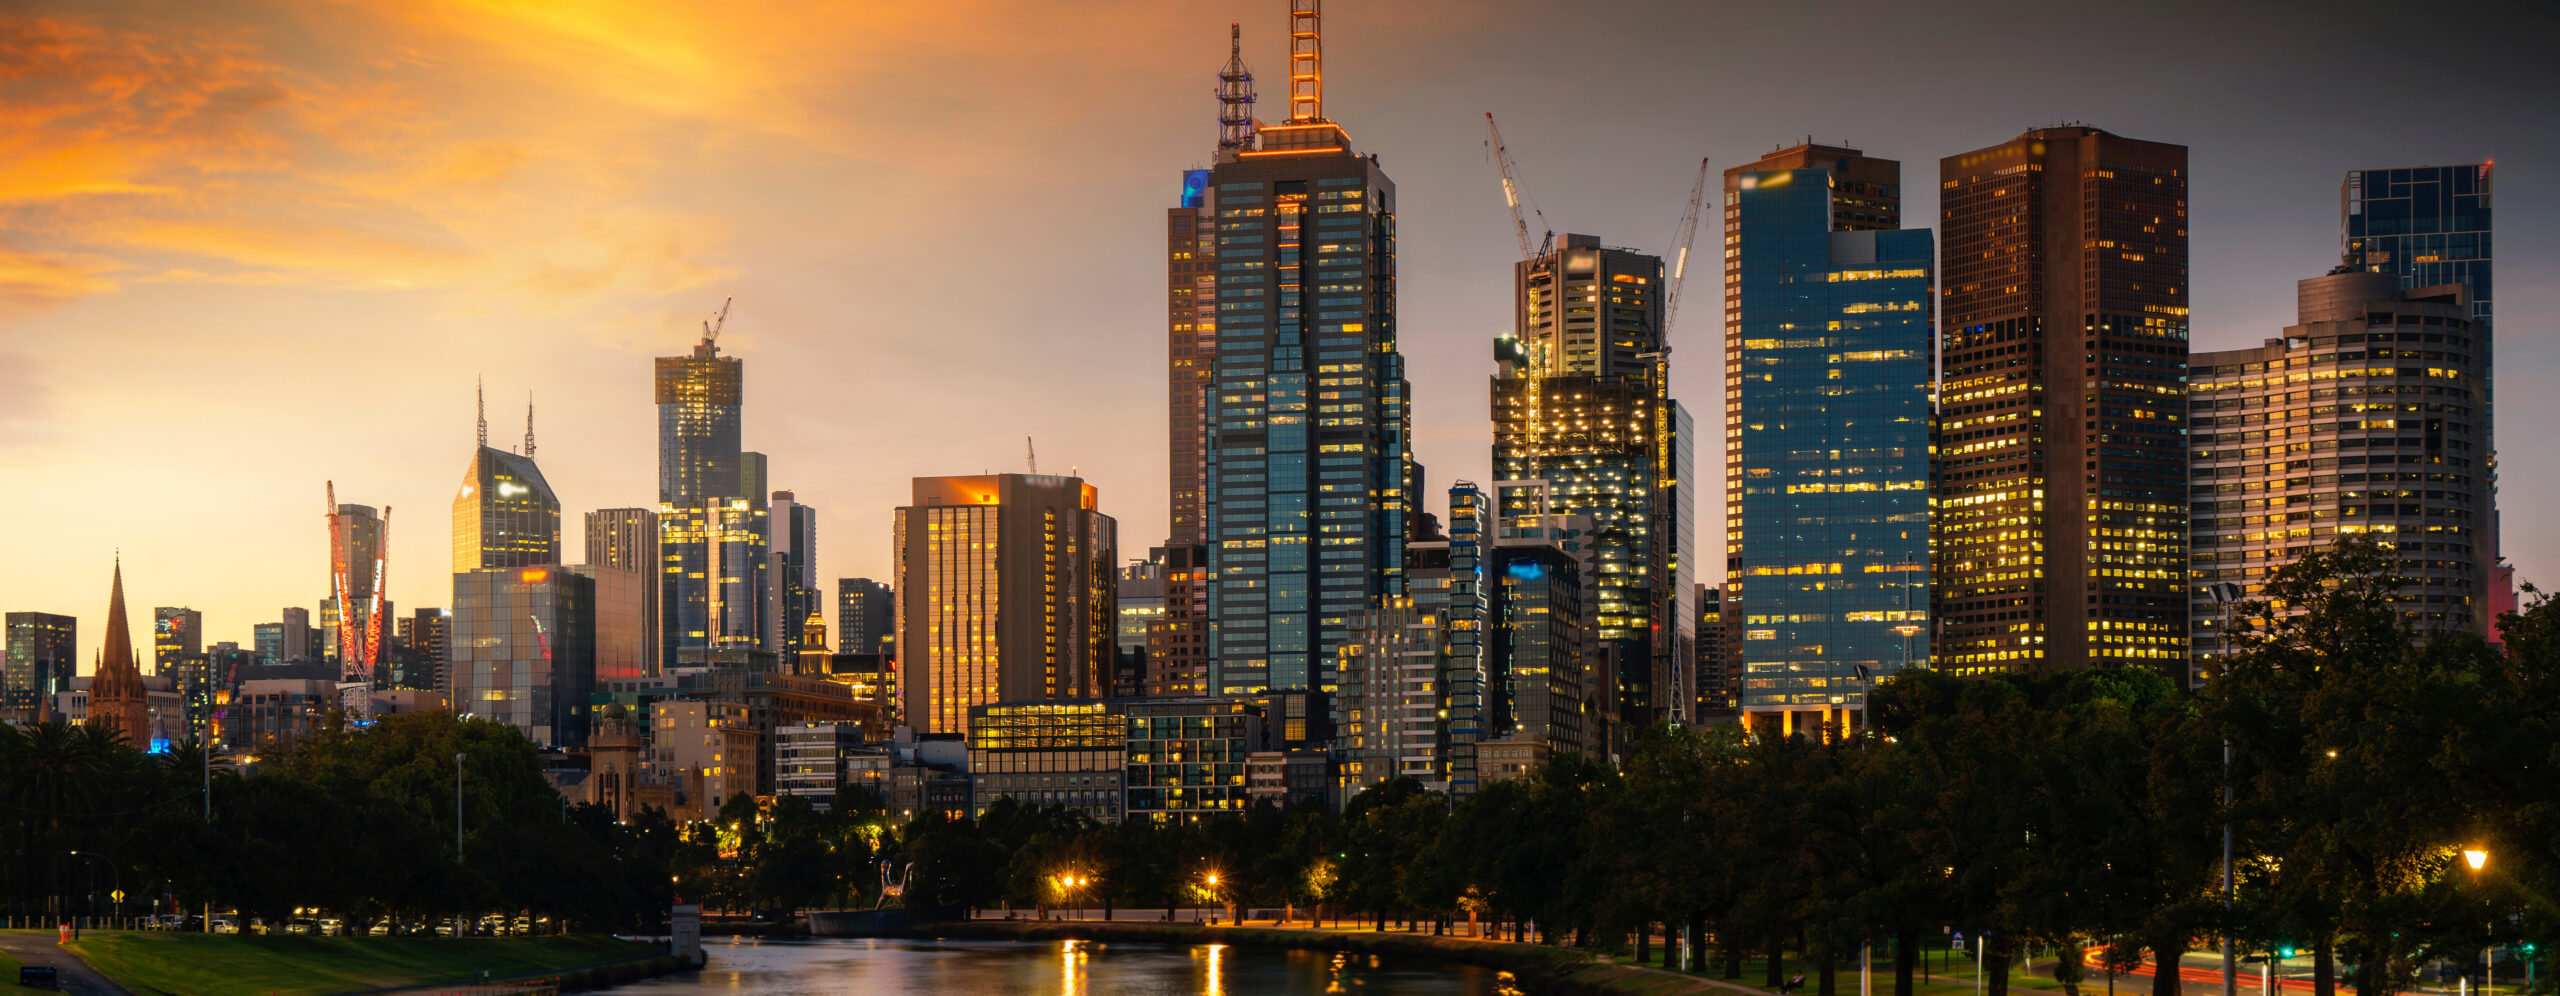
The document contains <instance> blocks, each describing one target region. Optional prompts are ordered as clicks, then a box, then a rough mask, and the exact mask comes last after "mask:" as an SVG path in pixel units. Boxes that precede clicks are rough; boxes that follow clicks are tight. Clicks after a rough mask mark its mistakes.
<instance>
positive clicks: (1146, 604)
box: [1107, 547, 1165, 698]
mask: <svg viewBox="0 0 2560 996" xmlns="http://www.w3.org/2000/svg"><path fill="white" fill-rule="evenodd" d="M1154 552H1155V553H1156V555H1157V556H1155V557H1151V558H1148V559H1146V560H1141V561H1138V562H1136V563H1133V564H1124V565H1122V566H1121V568H1120V579H1119V588H1118V593H1117V603H1118V608H1117V609H1116V610H1115V612H1114V623H1113V626H1112V643H1113V645H1114V653H1113V657H1112V662H1111V682H1110V687H1109V689H1108V690H1107V694H1109V695H1110V696H1112V697H1114V698H1136V697H1138V696H1141V695H1144V694H1146V685H1147V676H1148V674H1149V672H1150V671H1151V670H1152V667H1151V662H1150V661H1149V660H1148V659H1147V642H1148V641H1147V637H1148V634H1149V633H1150V632H1151V631H1153V630H1157V629H1161V628H1163V626H1164V612H1165V601H1164V587H1165V586H1164V573H1165V571H1164V560H1163V554H1164V549H1163V548H1162V547H1158V548H1157V549H1156V550H1155V551H1154Z"/></svg>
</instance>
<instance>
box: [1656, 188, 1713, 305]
mask: <svg viewBox="0 0 2560 996" xmlns="http://www.w3.org/2000/svg"><path fill="white" fill-rule="evenodd" d="M1706 196H1707V160H1706V159H1705V157H1700V158H1699V159H1698V182H1696V183H1693V184H1690V185H1689V210H1688V212H1687V213H1685V214H1682V215H1681V216H1680V234H1679V235H1677V236H1675V237H1673V238H1672V240H1671V286H1669V287H1667V288H1664V293H1663V295H1662V336H1663V341H1664V342H1669V341H1671V322H1672V320H1673V319H1675V318H1678V317H1679V316H1680V285H1681V283H1680V282H1681V279H1682V278H1684V277H1687V276H1688V275H1689V244H1690V243H1692V242H1696V241H1697V240H1698V210H1699V207H1700V206H1701V205H1703V204H1704V203H1705V202H1706V201H1705V198H1706Z"/></svg>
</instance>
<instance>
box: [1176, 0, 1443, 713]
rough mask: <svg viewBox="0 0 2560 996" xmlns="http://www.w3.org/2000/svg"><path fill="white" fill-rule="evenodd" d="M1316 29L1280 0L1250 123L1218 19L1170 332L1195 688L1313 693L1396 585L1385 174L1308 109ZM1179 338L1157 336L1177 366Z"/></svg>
mask: <svg viewBox="0 0 2560 996" xmlns="http://www.w3.org/2000/svg"><path fill="white" fill-rule="evenodd" d="M1320 24H1321V21H1320V7H1319V4H1318V2H1317V0H1291V3H1290V12H1289V115H1288V118H1287V119H1286V120H1285V121H1284V122H1282V123H1279V124H1253V123H1252V117H1251V113H1250V106H1251V105H1250V103H1249V102H1248V101H1249V100H1250V99H1251V90H1250V77H1249V76H1247V75H1246V74H1245V73H1244V71H1243V62H1242V59H1241V58H1240V56H1238V55H1237V54H1236V51H1235V50H1236V46H1235V44H1234V41H1233V39H1234V38H1235V33H1234V32H1232V31H1231V32H1230V39H1231V41H1230V59H1229V71H1228V72H1226V73H1222V74H1220V83H1221V89H1220V101H1219V106H1220V129H1219V134H1220V142H1219V147H1218V152H1217V162H1216V163H1215V164H1214V165H1213V166H1212V167H1211V168H1210V169H1209V171H1208V176H1206V177H1205V178H1202V179H1203V182H1202V183H1201V184H1200V185H1199V187H1198V194H1197V201H1198V203H1197V205H1196V209H1197V211H1198V214H1196V215H1195V216H1194V217H1195V223H1202V222H1205V226H1204V227H1202V228H1201V229H1200V230H1198V231H1197V232H1196V233H1195V241H1196V243H1197V244H1199V245H1201V246H1203V247H1207V246H1211V245H1214V253H1215V256H1214V258H1215V268H1214V269H1208V268H1206V267H1204V268H1203V269H1202V271H1201V272H1200V273H1199V278H1198V279H1196V280H1195V282H1194V288H1195V293H1196V294H1197V295H1198V297H1197V298H1196V299H1195V302H1194V306H1195V308H1196V309H1198V310H1196V311H1195V314H1199V315H1202V316H1214V317H1204V318H1203V319H1201V320H1200V321H1199V322H1198V323H1196V324H1197V326H1199V327H1195V329H1194V330H1193V331H1194V333H1195V335H1194V337H1193V339H1192V341H1191V343H1190V347H1191V349H1192V350H1193V352H1192V354H1191V355H1192V358H1193V361H1194V362H1196V363H1197V364H1198V365H1199V369H1200V370H1201V371H1202V374H1201V379H1200V381H1199V382H1198V386H1197V388H1196V390H1197V391H1198V397H1199V398H1200V399H1201V402H1200V414H1199V428H1198V430H1197V432H1198V439H1199V444H1198V450H1199V466H1200V476H1199V478H1198V480H1199V491H1200V494H1201V511H1200V514H1199V523H1200V525H1199V530H1200V531H1199V539H1200V549H1201V550H1202V552H1203V553H1205V555H1206V557H1205V560H1206V563H1205V565H1204V566H1203V568H1202V571H1201V573H1203V574H1205V575H1206V576H1207V580H1206V581H1205V582H1204V583H1205V586H1206V587H1207V589H1208V591H1207V599H1206V606H1205V611H1206V613H1207V616H1208V631H1207V634H1206V636H1207V644H1206V647H1205V651H1206V657H1207V664H1208V666H1207V668H1206V670H1207V674H1206V675H1205V679H1204V680H1205V683H1206V685H1207V687H1206V688H1205V689H1204V690H1205V691H1207V692H1209V693H1211V694H1229V695H1242V694H1255V693H1260V692H1265V691H1290V690H1307V691H1320V692H1329V691H1331V690H1332V689H1333V687H1334V685H1335V684H1336V680H1337V676H1336V674H1335V670H1336V668H1335V661H1336V660H1337V659H1338V655H1339V650H1340V648H1341V647H1342V646H1343V644H1344V643H1345V642H1347V641H1348V640H1350V639H1351V626H1352V624H1353V622H1354V620H1355V619H1356V618H1357V617H1358V616H1359V614H1360V613H1361V611H1362V610H1363V609H1364V608H1365V607H1366V606H1368V604H1369V603H1370V602H1371V601H1372V600H1373V599H1375V598H1377V597H1379V596H1382V595H1399V594H1402V593H1403V591H1404V542H1405V538H1406V537H1405V533H1406V527H1407V521H1408V519H1409V517H1410V516H1411V515H1412V513H1413V511H1414V498H1413V496H1414V494H1415V493H1416V486H1417V481H1418V479H1419V477H1420V468H1418V467H1416V466H1415V465H1414V463H1413V458H1412V454H1411V452H1410V450H1409V444H1408V436H1409V433H1410V425H1411V417H1410V415H1409V413H1408V409H1407V403H1408V402H1407V394H1408V390H1409V389H1408V387H1407V384H1406V382H1405V377H1404V358H1403V356H1402V354H1400V353H1399V352H1397V349H1396V285H1395V277H1396V266H1395V237H1396V229H1395V225H1396V215H1395V183H1394V182H1393V181H1392V180H1389V179H1388V178H1387V175H1386V172H1385V171H1384V170H1383V169H1381V168H1380V166H1379V164H1378V160H1377V158H1376V157H1375V156H1373V155H1363V154H1361V153H1359V152H1356V151H1354V150H1353V148H1352V144H1351V137H1350V135H1349V134H1348V133H1347V132H1345V131H1344V130H1343V128H1342V126H1341V125H1339V124H1336V123H1335V122H1334V121H1333V120H1332V119H1330V118H1328V117H1326V116H1325V111H1324V82H1323V55H1322V53H1323V42H1322V32H1321V29H1320ZM1239 122H1242V123H1245V124H1247V125H1248V126H1250V127H1251V129H1252V132H1251V135H1250V138H1249V140H1247V136H1246V135H1245V134H1244V133H1243V132H1242V131H1241V130H1240V129H1239V128H1238V124H1239ZM1187 199H1188V198H1187ZM1178 221H1179V216H1178V215H1177V226H1178ZM1176 241H1177V243H1178V242H1179V239H1177V240H1176ZM1177 251H1179V248H1178V246H1177ZM1182 346H1183V342H1182V339H1181V336H1180V335H1179V333H1177V335H1176V337H1175V347H1176V348H1175V356H1174V358H1175V361H1176V363H1177V364H1178V363H1179V362H1181V360H1182V359H1183V353H1182ZM1178 370H1179V367H1178V366H1177V371H1178ZM1175 422H1176V424H1175V427H1174V428H1175V432H1176V435H1177V437H1179V436H1180V435H1181V433H1182V431H1183V429H1184V426H1183V425H1182V424H1181V419H1180V418H1179V413H1178V412H1177V418H1176V420H1175ZM1176 446H1177V449H1176V452H1177V453H1179V452H1180V443H1179V442H1177V444H1176ZM1177 479H1179V478H1177ZM1168 587H1170V585H1169V586H1168ZM1168 598H1169V600H1170V595H1168ZM1170 609H1171V606H1170V605H1168V612H1170Z"/></svg>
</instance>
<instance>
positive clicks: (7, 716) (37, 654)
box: [0, 612, 80, 723]
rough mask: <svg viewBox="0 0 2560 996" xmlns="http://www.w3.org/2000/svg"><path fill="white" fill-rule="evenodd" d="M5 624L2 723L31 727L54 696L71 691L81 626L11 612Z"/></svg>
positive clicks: (0, 654)
mask: <svg viewBox="0 0 2560 996" xmlns="http://www.w3.org/2000/svg"><path fill="white" fill-rule="evenodd" d="M5 623H6V625H7V631H6V634H5V637H6V639H7V641H8V642H7V643H6V645H5V649H0V722H11V723H33V722H35V721H36V719H37V717H39V716H41V715H42V714H43V712H44V708H45V703H46V702H48V701H50V700H51V699H52V698H53V693H55V692H57V691H60V690H62V689H65V688H69V687H71V675H72V673H73V672H74V671H75V670H77V669H78V666H79V661H80V650H79V645H78V644H79V639H80V623H79V620H77V619H74V618H72V617H70V616H60V615H55V614H53V613H50V612H12V613H9V614H8V615H7V617H6V618H5Z"/></svg>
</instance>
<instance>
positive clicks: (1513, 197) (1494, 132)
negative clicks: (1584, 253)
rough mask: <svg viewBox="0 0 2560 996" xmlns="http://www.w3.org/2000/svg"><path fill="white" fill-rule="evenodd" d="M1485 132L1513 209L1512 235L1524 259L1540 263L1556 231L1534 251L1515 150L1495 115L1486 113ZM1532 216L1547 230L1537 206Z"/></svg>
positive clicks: (1550, 231)
mask: <svg viewBox="0 0 2560 996" xmlns="http://www.w3.org/2000/svg"><path fill="white" fill-rule="evenodd" d="M1484 130H1485V135H1486V144H1487V145H1488V147H1490V148H1491V149H1492V151H1493V165H1494V167H1495V168H1497V169H1499V170H1501V171H1502V201H1503V203H1505V204H1508V205H1510V207H1511V230H1512V234H1513V235H1515V236H1516V237H1518V239H1519V240H1520V258H1521V259H1536V258H1538V257H1540V256H1543V255H1546V253H1547V250H1548V249H1549V248H1550V247H1552V246H1554V245H1555V243H1556V233H1555V230H1554V229H1547V234H1546V241H1544V242H1543V243H1541V244H1540V245H1539V246H1538V247H1537V248H1535V249H1532V248H1530V246H1529V221H1528V219H1527V218H1526V217H1523V216H1522V215H1521V214H1520V203H1521V201H1523V200H1526V198H1524V197H1522V196H1521V194H1520V178H1519V177H1518V176H1516V175H1515V174H1516V173H1517V168H1516V167H1515V166H1514V165H1513V164H1512V162H1511V150H1510V149H1508V148H1505V147H1503V144H1502V129H1501V128H1499V127H1496V126H1495V125H1494V123H1493V112H1492V111H1486V112H1484ZM1529 213H1530V214H1534V215H1537V216H1538V227H1539V228H1542V229H1543V228H1546V227H1547V215H1546V212H1543V211H1540V210H1538V208H1537V206H1536V205H1530V207H1529Z"/></svg>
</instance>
